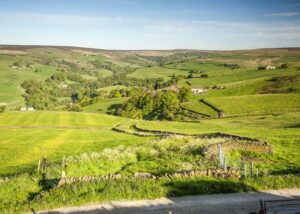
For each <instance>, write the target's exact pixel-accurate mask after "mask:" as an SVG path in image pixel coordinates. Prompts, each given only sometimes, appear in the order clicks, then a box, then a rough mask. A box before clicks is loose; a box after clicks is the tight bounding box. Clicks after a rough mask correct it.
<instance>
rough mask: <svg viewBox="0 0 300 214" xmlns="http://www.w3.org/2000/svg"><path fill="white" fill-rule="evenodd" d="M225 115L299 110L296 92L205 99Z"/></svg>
mask: <svg viewBox="0 0 300 214" xmlns="http://www.w3.org/2000/svg"><path fill="white" fill-rule="evenodd" d="M207 100H208V101H209V102H210V103H212V104H213V105H215V106H217V107H219V108H221V109H222V110H223V111H224V112H225V114H226V115H247V114H272V113H278V112H294V111H299V110H300V96H299V95H298V94H261V95H247V96H233V97H218V98H208V99H207Z"/></svg>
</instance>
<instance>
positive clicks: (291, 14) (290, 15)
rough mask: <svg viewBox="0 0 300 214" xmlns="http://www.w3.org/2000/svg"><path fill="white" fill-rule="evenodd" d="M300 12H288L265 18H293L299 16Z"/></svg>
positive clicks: (272, 14) (273, 14)
mask: <svg viewBox="0 0 300 214" xmlns="http://www.w3.org/2000/svg"><path fill="white" fill-rule="evenodd" d="M299 15H300V12H286V13H271V14H265V15H263V16H269V17H275V16H280V17H292V16H299Z"/></svg>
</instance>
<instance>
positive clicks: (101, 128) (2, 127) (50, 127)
mask: <svg viewBox="0 0 300 214" xmlns="http://www.w3.org/2000/svg"><path fill="white" fill-rule="evenodd" d="M0 129H76V130H86V131H99V130H102V131H103V130H107V131H108V130H111V129H110V128H107V127H101V126H90V127H83V126H30V125H20V126H15V125H6V126H3V125H0Z"/></svg>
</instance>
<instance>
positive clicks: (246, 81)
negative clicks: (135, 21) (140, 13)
mask: <svg viewBox="0 0 300 214" xmlns="http://www.w3.org/2000/svg"><path fill="white" fill-rule="evenodd" d="M27 51H28V52H29V54H28V55H23V56H11V55H4V54H0V70H1V73H0V84H1V88H0V103H8V104H9V109H12V108H15V107H16V106H19V105H23V103H24V100H23V97H22V93H23V91H22V88H21V87H20V84H21V82H22V81H24V80H28V79H37V80H43V79H45V78H47V77H49V76H51V75H52V74H53V73H55V72H57V69H59V68H57V67H53V66H49V65H47V64H46V63H47V62H49V61H50V62H52V61H55V62H62V60H65V61H67V62H68V63H69V65H68V66H67V68H66V69H67V70H69V71H73V72H79V74H80V75H83V76H84V77H85V78H87V79H90V78H94V77H93V76H89V75H87V73H84V72H83V70H82V68H85V69H86V70H89V71H94V70H95V67H94V66H93V65H92V63H91V62H92V61H95V60H100V61H103V62H104V61H111V62H113V63H116V64H118V65H119V66H131V67H132V68H138V69H137V70H135V71H134V72H133V73H130V74H129V76H130V77H135V78H163V79H164V80H168V79H170V78H171V76H172V75H173V74H175V75H188V71H190V70H196V71H205V73H207V74H208V76H209V77H208V78H192V79H182V80H180V81H179V85H181V86H182V85H187V83H186V82H187V81H188V82H190V83H191V86H214V85H217V86H224V87H225V88H224V89H209V90H208V93H207V94H205V95H193V98H192V100H191V101H189V102H186V103H184V104H183V106H184V107H185V108H188V109H190V110H193V111H196V112H199V113H204V114H208V115H211V116H216V113H215V112H214V111H213V110H212V109H211V108H209V107H207V106H206V105H204V104H203V103H200V102H199V100H200V99H201V98H204V99H205V100H207V101H208V102H210V103H212V104H213V105H215V106H216V107H218V108H220V109H222V110H223V111H224V112H225V116H226V117H225V118H209V119H202V120H200V121H197V122H174V121H144V120H132V119H128V118H121V117H115V116H110V115H106V114H105V113H106V112H107V111H108V110H109V109H110V108H111V106H117V105H120V104H121V103H123V102H124V101H126V100H127V99H128V98H113V99H106V100H103V101H100V102H98V103H95V104H93V105H90V106H86V107H84V112H46V111H34V112H15V111H8V112H5V113H1V114H0V136H1V137H0V176H2V177H3V176H12V177H11V178H10V179H9V180H8V181H6V180H3V179H0V212H1V213H19V212H22V211H29V210H30V209H34V210H39V209H46V208H54V207H59V206H73V205H80V204H84V203H93V202H95V203H96V202H97V203H99V202H108V201H112V200H132V199H150V198H158V197H171V196H181V195H195V194H210V193H227V192H242V191H249V190H262V189H278V188H294V187H300V179H299V176H296V175H294V174H296V173H299V172H300V166H299V163H300V156H299V154H298V153H299V151H300V143H299V139H300V127H299V121H300V96H299V90H298V91H296V92H294V93H290V94H280V93H279V94H260V93H261V92H262V90H263V89H264V87H265V86H267V85H270V84H272V82H270V81H269V80H270V79H271V78H272V77H277V76H290V75H299V71H298V70H297V68H298V67H299V62H298V61H299V60H298V59H299V56H298V55H299V53H298V52H297V51H296V52H292V51H287V50H276V49H270V50H253V51H236V52H235V51H233V52H216V53H203V59H205V61H206V63H204V64H201V63H199V62H198V61H196V60H191V61H189V62H183V63H177V64H175V63H174V64H170V65H167V66H166V67H156V66H154V67H141V65H137V64H138V63H140V62H139V60H135V59H134V57H133V59H131V60H130V61H128V62H129V63H128V62H121V61H120V60H121V57H122V56H123V55H122V54H124V53H123V52H122V53H121V52H120V53H119V52H109V51H108V52H103V53H102V52H99V54H93V55H85V54H84V52H82V51H79V52H78V51H74V50H70V49H61V48H33V49H28V50H27ZM256 59H258V60H256ZM16 61H22V62H30V63H32V64H33V65H34V66H35V68H32V69H26V70H25V69H24V70H18V69H12V68H11V67H10V66H11V65H12V64H13V63H14V62H16ZM283 62H287V63H288V65H289V68H287V69H276V70H272V71H257V70H256V67H257V66H258V65H264V64H274V65H276V66H278V65H280V64H281V63H283ZM68 63H67V64H68ZM135 63H137V64H135ZM219 63H234V64H239V65H240V66H241V68H240V69H236V70H231V69H228V68H226V67H224V66H218V65H217V64H219ZM140 64H141V63H140ZM297 66H298V67H297ZM35 69H40V70H41V71H42V72H35ZM99 73H100V75H101V74H102V76H103V77H106V76H110V75H111V74H112V73H111V71H109V70H105V69H101V70H99ZM297 83H298V82H293V83H290V82H289V81H288V80H287V81H286V82H285V83H284V85H283V86H280V87H282V88H284V89H286V88H288V87H293V88H297V89H298V86H297ZM119 87H122V86H109V87H106V88H101V89H99V90H106V91H110V90H112V89H115V88H119ZM62 99H65V98H62ZM99 113H100V114H99ZM133 124H136V125H137V127H140V128H143V129H146V130H159V131H172V132H178V133H186V134H206V133H214V132H224V133H228V134H234V135H240V136H245V137H250V138H256V139H259V140H261V141H266V142H268V143H269V144H271V145H272V146H273V147H274V152H273V153H272V154H262V153H255V152H247V151H233V152H229V153H226V154H225V155H226V157H227V158H228V161H229V162H228V163H229V164H230V162H232V161H236V162H237V163H240V162H242V161H246V162H250V161H252V162H253V163H254V165H255V166H256V167H259V168H260V170H262V171H268V172H269V174H270V175H268V176H266V177H258V178H246V179H240V180H239V179H217V178H211V177H209V178H176V179H166V178H162V179H158V180H140V179H127V180H124V179H123V180H110V181H104V180H103V181H97V182H90V183H76V184H73V185H65V186H62V187H58V188H53V189H51V188H49V186H47V185H46V184H45V183H43V182H41V181H40V177H39V176H38V175H37V174H36V173H35V169H36V167H37V163H38V160H39V159H40V158H41V157H42V156H43V155H44V156H47V157H48V159H49V160H50V161H52V162H54V163H56V164H60V163H61V161H62V158H63V157H66V160H67V162H68V171H67V175H69V176H83V175H99V174H105V175H107V174H109V173H121V174H124V175H132V174H133V173H134V172H148V173H152V174H155V175H161V174H164V173H166V172H174V171H178V170H190V169H200V168H201V167H210V166H212V165H213V162H212V161H209V162H208V161H207V160H206V159H205V158H204V157H203V156H202V155H201V151H202V149H203V147H204V146H205V145H207V144H208V143H212V142H219V140H224V139H197V138H195V137H172V138H165V139H158V138H156V137H138V136H135V135H132V134H125V133H119V132H115V131H112V130H111V129H112V128H113V127H116V126H119V125H121V126H120V127H121V128H122V129H124V130H129V131H131V132H132V133H136V132H138V131H137V130H133V129H132V127H131V126H132V125H133Z"/></svg>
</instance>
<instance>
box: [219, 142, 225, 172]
mask: <svg viewBox="0 0 300 214" xmlns="http://www.w3.org/2000/svg"><path fill="white" fill-rule="evenodd" d="M218 158H219V161H220V165H221V167H224V154H223V151H222V145H221V144H218Z"/></svg>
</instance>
